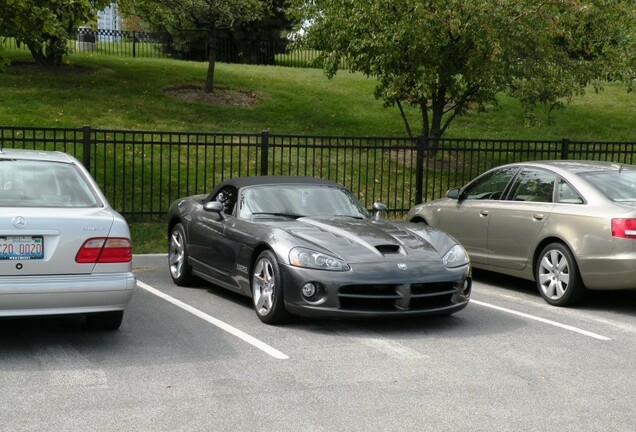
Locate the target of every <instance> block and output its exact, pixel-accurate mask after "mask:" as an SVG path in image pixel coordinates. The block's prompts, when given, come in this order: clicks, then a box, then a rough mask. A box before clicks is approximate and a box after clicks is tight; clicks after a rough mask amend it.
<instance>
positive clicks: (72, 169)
mask: <svg viewBox="0 0 636 432" xmlns="http://www.w3.org/2000/svg"><path fill="white" fill-rule="evenodd" d="M98 206H100V200H99V198H98V197H97V195H96V194H95V193H94V192H93V190H92V188H91V187H90V185H89V184H88V183H87V181H86V179H85V178H84V176H83V175H82V173H81V172H80V170H79V169H77V167H76V166H74V165H71V164H66V163H58V162H50V161H25V160H8V159H5V160H0V207H68V208H73V207H98Z"/></svg>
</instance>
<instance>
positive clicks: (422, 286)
mask: <svg viewBox="0 0 636 432" xmlns="http://www.w3.org/2000/svg"><path fill="white" fill-rule="evenodd" d="M458 292H459V289H458V287H457V285H456V283H453V282H438V283H418V284H412V285H397V284H396V285H393V284H378V285H347V286H343V287H341V288H340V289H339V291H338V300H339V303H340V309H343V310H350V311H369V312H374V311H375V312H391V311H407V310H411V311H426V310H436V309H440V308H443V307H445V306H451V305H453V304H454V303H453V302H452V297H453V295H455V294H456V293H458Z"/></svg>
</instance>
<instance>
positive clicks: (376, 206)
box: [373, 202, 389, 220]
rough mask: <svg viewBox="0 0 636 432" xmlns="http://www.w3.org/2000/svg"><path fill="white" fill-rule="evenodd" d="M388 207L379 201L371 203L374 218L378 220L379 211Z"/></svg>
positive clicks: (383, 210)
mask: <svg viewBox="0 0 636 432" xmlns="http://www.w3.org/2000/svg"><path fill="white" fill-rule="evenodd" d="M388 209H389V208H388V207H387V206H386V204H382V203H381V202H374V203H373V211H374V212H375V213H374V218H375V220H380V213H382V212H385V211H387V210H388Z"/></svg>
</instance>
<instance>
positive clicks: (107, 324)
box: [86, 311, 124, 330]
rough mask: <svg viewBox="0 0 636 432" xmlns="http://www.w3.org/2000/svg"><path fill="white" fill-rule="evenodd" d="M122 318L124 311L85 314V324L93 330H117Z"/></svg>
mask: <svg viewBox="0 0 636 432" xmlns="http://www.w3.org/2000/svg"><path fill="white" fill-rule="evenodd" d="M123 319H124V311H112V312H99V313H94V314H88V315H86V324H87V325H88V327H89V328H91V329H93V330H117V329H118V328H119V326H121V322H122V320H123Z"/></svg>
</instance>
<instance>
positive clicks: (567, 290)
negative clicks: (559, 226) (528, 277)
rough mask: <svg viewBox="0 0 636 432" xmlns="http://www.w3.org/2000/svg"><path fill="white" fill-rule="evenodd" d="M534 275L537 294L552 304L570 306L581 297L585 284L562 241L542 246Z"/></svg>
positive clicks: (583, 293)
mask: <svg viewBox="0 0 636 432" xmlns="http://www.w3.org/2000/svg"><path fill="white" fill-rule="evenodd" d="M534 277H535V280H536V282H537V288H538V290H539V294H541V296H542V297H543V299H544V300H545V301H546V302H548V303H549V304H551V305H554V306H570V305H573V304H575V303H577V302H579V301H581V300H582V299H583V297H585V294H586V289H585V286H584V285H583V281H582V279H581V274H580V273H579V268H578V266H577V264H576V260H575V259H574V255H572V252H570V250H569V249H568V248H567V247H566V246H565V245H564V244H562V243H552V244H549V245H548V246H546V247H545V248H543V250H542V251H541V254H540V255H539V259H538V260H537V264H536V266H535V272H534Z"/></svg>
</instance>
